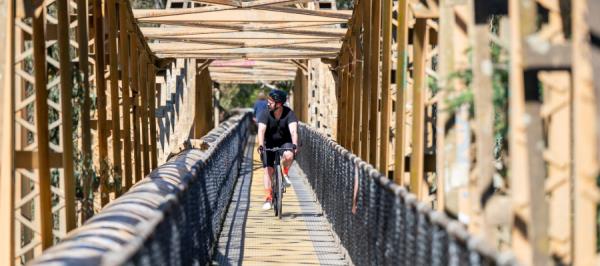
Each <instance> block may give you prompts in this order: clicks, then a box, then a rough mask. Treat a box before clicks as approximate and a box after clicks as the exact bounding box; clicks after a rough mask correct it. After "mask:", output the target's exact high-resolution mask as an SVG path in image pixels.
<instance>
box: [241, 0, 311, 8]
mask: <svg viewBox="0 0 600 266" xmlns="http://www.w3.org/2000/svg"><path fill="white" fill-rule="evenodd" d="M312 1H314V0H257V1H252V2H242V7H260V6H283V5H291V4H299V3H308V2H312Z"/></svg>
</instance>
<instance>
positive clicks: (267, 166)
mask: <svg viewBox="0 0 600 266" xmlns="http://www.w3.org/2000/svg"><path fill="white" fill-rule="evenodd" d="M266 153H267V154H266V155H267V160H266V161H265V160H264V158H263V167H264V170H265V174H264V176H263V184H264V188H265V204H264V205H263V209H269V208H270V207H271V202H272V201H273V189H272V187H271V180H272V176H273V173H274V172H275V170H274V168H273V165H274V164H275V156H274V154H273V152H266ZM267 203H269V204H268V206H267Z"/></svg>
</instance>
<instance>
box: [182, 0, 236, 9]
mask: <svg viewBox="0 0 600 266" xmlns="http://www.w3.org/2000/svg"><path fill="white" fill-rule="evenodd" d="M193 2H198V3H204V4H213V5H224V6H232V7H240V6H241V1H235V0H193Z"/></svg>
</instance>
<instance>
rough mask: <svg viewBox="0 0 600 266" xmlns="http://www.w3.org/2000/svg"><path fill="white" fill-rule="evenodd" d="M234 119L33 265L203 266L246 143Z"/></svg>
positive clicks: (241, 123)
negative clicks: (199, 147)
mask: <svg viewBox="0 0 600 266" xmlns="http://www.w3.org/2000/svg"><path fill="white" fill-rule="evenodd" d="M250 121H251V118H250V114H249V113H245V114H242V115H236V116H234V117H232V118H230V119H229V120H227V121H226V122H224V123H222V124H221V125H220V126H219V127H218V128H215V129H213V130H212V131H211V132H209V133H208V134H207V135H206V136H204V137H203V138H202V139H201V140H202V142H203V143H204V144H203V150H200V149H186V150H184V151H182V152H180V153H179V154H176V155H173V156H172V157H171V158H170V159H169V160H168V161H167V163H165V164H164V165H161V166H159V167H158V168H157V169H155V170H154V171H152V172H151V173H150V175H148V176H147V177H146V178H145V179H144V180H142V181H140V182H139V183H137V184H136V185H134V186H133V187H132V188H131V189H130V190H129V191H128V192H127V193H125V194H124V195H123V196H121V197H120V198H118V199H116V200H115V201H113V202H111V203H110V204H109V205H107V206H106V207H105V208H104V209H103V210H102V211H101V212H100V213H98V214H96V215H95V216H93V217H92V218H91V219H90V220H88V221H87V222H86V223H85V225H83V226H82V227H79V228H77V229H76V230H74V231H72V232H71V233H70V234H69V235H68V236H67V237H65V238H64V239H63V240H62V241H61V242H60V243H58V244H57V245H55V246H53V247H52V248H50V249H48V250H47V251H45V252H44V253H43V254H42V256H40V257H38V258H37V259H36V260H35V261H33V262H32V264H33V265H46V264H62V265H90V264H91V265H206V264H207V263H208V262H210V260H211V257H212V254H211V253H212V250H213V247H214V245H215V244H216V243H215V240H216V238H217V236H218V233H219V232H220V230H221V225H222V221H223V218H224V215H225V209H226V207H227V204H228V202H229V199H230V198H231V195H232V192H233V188H234V184H235V180H236V178H235V177H237V175H238V171H239V169H240V165H241V161H242V154H243V149H244V147H245V145H244V144H245V143H246V140H247V137H248V130H247V129H248V125H249V124H250Z"/></svg>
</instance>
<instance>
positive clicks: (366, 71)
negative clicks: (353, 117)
mask: <svg viewBox="0 0 600 266" xmlns="http://www.w3.org/2000/svg"><path fill="white" fill-rule="evenodd" d="M361 2H364V3H363V6H362V10H363V11H364V12H365V13H364V16H363V29H364V31H363V51H364V53H363V76H362V77H363V80H362V107H361V110H362V119H361V132H360V134H361V135H360V155H359V156H360V157H361V158H362V159H363V160H365V161H368V155H369V110H370V109H369V85H370V81H371V80H370V79H369V78H370V77H371V73H370V71H371V68H370V66H371V56H373V54H372V52H371V44H372V42H371V36H372V34H371V15H372V13H371V0H363V1H361Z"/></svg>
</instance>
